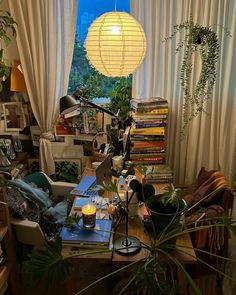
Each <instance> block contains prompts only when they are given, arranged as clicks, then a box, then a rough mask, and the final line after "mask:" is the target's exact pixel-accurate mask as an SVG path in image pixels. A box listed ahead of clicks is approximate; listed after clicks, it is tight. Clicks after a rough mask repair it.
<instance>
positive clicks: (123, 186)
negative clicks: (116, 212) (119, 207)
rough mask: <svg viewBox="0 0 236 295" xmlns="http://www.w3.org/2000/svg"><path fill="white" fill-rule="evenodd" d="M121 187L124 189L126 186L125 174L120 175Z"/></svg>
mask: <svg viewBox="0 0 236 295" xmlns="http://www.w3.org/2000/svg"><path fill="white" fill-rule="evenodd" d="M119 188H120V190H123V189H124V188H125V179H124V176H123V175H120V176H119Z"/></svg>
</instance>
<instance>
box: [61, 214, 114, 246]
mask: <svg viewBox="0 0 236 295" xmlns="http://www.w3.org/2000/svg"><path fill="white" fill-rule="evenodd" d="M111 230H112V220H110V219H96V225H95V227H94V228H91V229H88V228H84V227H83V221H82V220H80V221H79V224H78V225H77V226H75V227H74V228H70V227H65V226H63V227H62V229H61V232H60V238H61V240H62V244H63V245H65V246H72V247H78V248H108V247H109V244H110V239H111Z"/></svg>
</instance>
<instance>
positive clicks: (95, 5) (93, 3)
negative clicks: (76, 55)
mask: <svg viewBox="0 0 236 295" xmlns="http://www.w3.org/2000/svg"><path fill="white" fill-rule="evenodd" d="M110 11H115V1H114V0H79V5H78V16H77V25H76V30H77V32H78V35H79V39H80V40H81V41H84V40H85V38H86V34H87V30H88V27H89V26H90V25H91V23H92V22H93V20H94V19H96V18H97V17H99V16H100V15H101V14H103V13H106V12H110ZM116 11H125V12H128V13H129V12H130V0H117V1H116Z"/></svg>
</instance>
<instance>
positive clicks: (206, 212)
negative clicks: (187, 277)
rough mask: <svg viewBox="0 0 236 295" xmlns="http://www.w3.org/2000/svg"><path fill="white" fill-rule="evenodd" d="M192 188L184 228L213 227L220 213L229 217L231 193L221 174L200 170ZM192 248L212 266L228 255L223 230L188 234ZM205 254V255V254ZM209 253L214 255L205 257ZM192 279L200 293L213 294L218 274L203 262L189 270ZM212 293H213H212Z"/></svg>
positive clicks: (227, 237)
mask: <svg viewBox="0 0 236 295" xmlns="http://www.w3.org/2000/svg"><path fill="white" fill-rule="evenodd" d="M192 187H193V189H192V190H191V191H189V192H188V195H186V196H185V199H187V202H188V204H189V208H188V210H187V212H186V214H185V223H186V225H189V224H191V226H197V225H204V224H214V223H215V222H216V223H217V219H218V218H219V217H220V216H222V215H223V214H229V215H230V214H231V213H232V208H233V201H234V197H233V193H232V190H231V188H230V185H229V184H228V181H227V180H226V177H225V176H224V174H223V173H222V172H220V171H218V170H209V171H207V170H205V168H204V167H202V168H201V170H200V172H199V174H198V177H197V181H196V183H195V184H194V185H193V186H192ZM191 239H192V243H193V246H194V248H195V249H196V250H198V249H199V251H196V255H197V257H198V258H199V259H202V260H203V261H207V262H208V263H209V264H210V265H212V266H213V267H214V266H216V265H218V266H219V265H220V266H221V267H222V269H223V267H224V265H223V264H222V261H220V260H219V259H217V258H216V256H214V255H222V256H225V257H227V256H228V253H227V252H228V241H229V232H228V230H227V229H226V228H223V227H213V228H210V229H201V230H197V231H195V232H193V233H192V234H191ZM204 251H205V253H204ZM206 252H208V253H212V254H213V255H208V254H206ZM190 273H191V276H192V278H194V279H195V280H196V282H197V284H198V286H199V288H200V289H201V291H202V293H203V294H209V295H211V294H215V293H214V292H215V287H216V285H217V279H218V277H217V273H216V272H214V271H212V270H211V269H209V268H208V267H207V266H205V265H204V264H203V263H200V262H199V261H198V263H197V264H196V265H194V266H193V267H191V270H190ZM212 292H213V293H212Z"/></svg>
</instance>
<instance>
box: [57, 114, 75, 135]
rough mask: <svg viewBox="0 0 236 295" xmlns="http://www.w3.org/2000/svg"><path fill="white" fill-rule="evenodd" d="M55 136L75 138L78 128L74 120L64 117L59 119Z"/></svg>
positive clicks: (61, 116)
mask: <svg viewBox="0 0 236 295" xmlns="http://www.w3.org/2000/svg"><path fill="white" fill-rule="evenodd" d="M55 135H56V136H75V135H76V128H75V127H74V124H73V118H72V117H70V118H65V117H64V116H63V115H60V117H59V118H58V119H57V123H56V127H55Z"/></svg>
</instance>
